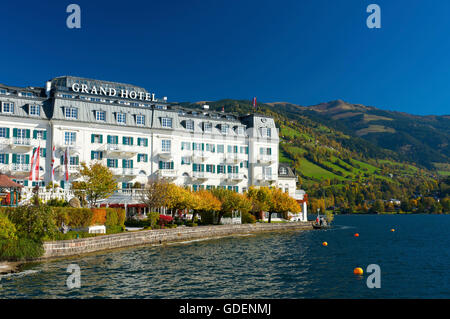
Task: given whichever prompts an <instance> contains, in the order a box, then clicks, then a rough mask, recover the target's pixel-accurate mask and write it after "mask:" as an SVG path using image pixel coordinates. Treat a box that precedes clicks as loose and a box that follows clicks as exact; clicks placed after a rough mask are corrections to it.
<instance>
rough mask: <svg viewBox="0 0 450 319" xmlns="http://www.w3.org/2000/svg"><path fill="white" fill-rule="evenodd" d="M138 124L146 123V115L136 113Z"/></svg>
mask: <svg viewBox="0 0 450 319" xmlns="http://www.w3.org/2000/svg"><path fill="white" fill-rule="evenodd" d="M136 124H137V125H145V116H144V115H136Z"/></svg>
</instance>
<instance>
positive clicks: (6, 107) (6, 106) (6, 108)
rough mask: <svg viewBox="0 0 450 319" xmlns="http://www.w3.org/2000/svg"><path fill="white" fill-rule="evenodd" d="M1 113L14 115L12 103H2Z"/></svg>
mask: <svg viewBox="0 0 450 319" xmlns="http://www.w3.org/2000/svg"><path fill="white" fill-rule="evenodd" d="M2 112H3V113H9V114H12V113H14V103H12V102H3V103H2Z"/></svg>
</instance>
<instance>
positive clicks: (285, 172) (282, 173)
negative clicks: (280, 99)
mask: <svg viewBox="0 0 450 319" xmlns="http://www.w3.org/2000/svg"><path fill="white" fill-rule="evenodd" d="M287 173H288V172H287V169H286V167H280V175H287Z"/></svg>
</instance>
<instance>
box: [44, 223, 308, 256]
mask: <svg viewBox="0 0 450 319" xmlns="http://www.w3.org/2000/svg"><path fill="white" fill-rule="evenodd" d="M294 229H305V230H306V229H312V226H311V223H305V222H292V223H274V224H266V223H256V224H242V225H218V226H198V227H177V228H168V229H154V230H143V231H136V232H126V233H120V234H113V235H105V236H98V237H89V238H81V239H73V240H61V241H52V242H44V250H45V252H44V255H43V256H42V259H46V258H57V257H66V256H73V255H81V254H86V253H91V252H95V251H101V250H107V249H114V248H122V247H130V246H139V245H147V244H162V243H167V242H175V241H185V240H192V239H198V238H210V237H211V238H212V237H222V236H229V235H235V234H248V233H256V232H265V231H283V230H294Z"/></svg>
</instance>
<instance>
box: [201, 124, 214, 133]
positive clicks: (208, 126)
mask: <svg viewBox="0 0 450 319" xmlns="http://www.w3.org/2000/svg"><path fill="white" fill-rule="evenodd" d="M203 131H204V132H208V133H211V132H212V123H209V122H204V123H203Z"/></svg>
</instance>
